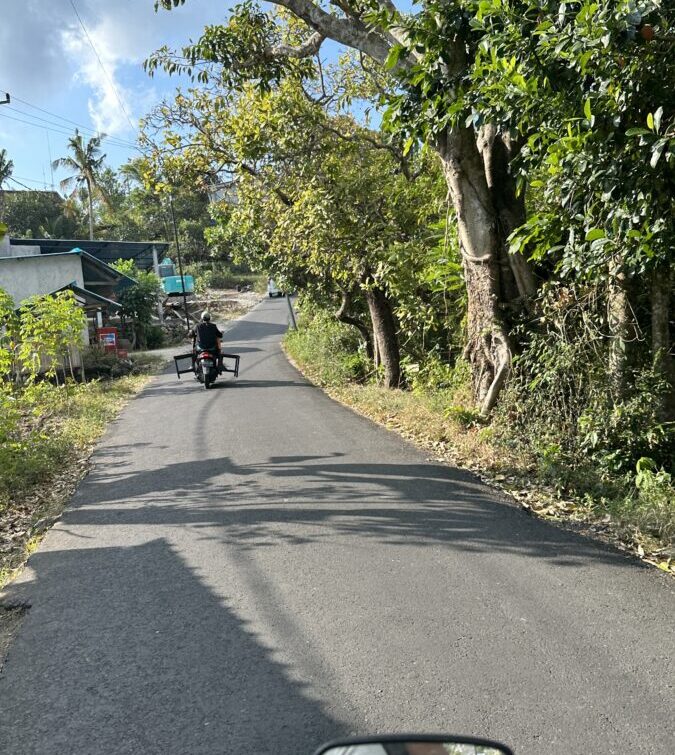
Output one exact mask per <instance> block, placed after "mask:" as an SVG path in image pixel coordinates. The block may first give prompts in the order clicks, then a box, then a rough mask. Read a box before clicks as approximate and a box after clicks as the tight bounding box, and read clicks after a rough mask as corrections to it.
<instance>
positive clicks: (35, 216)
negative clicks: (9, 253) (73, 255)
mask: <svg viewBox="0 0 675 755" xmlns="http://www.w3.org/2000/svg"><path fill="white" fill-rule="evenodd" d="M1 217H2V218H3V220H4V221H5V222H6V223H7V226H8V227H9V230H10V232H11V234H12V236H15V237H17V238H36V237H38V238H81V236H80V232H81V229H82V228H83V220H84V218H83V216H82V213H81V211H80V207H79V205H78V202H77V199H76V198H75V197H70V198H68V199H65V200H64V199H63V198H62V197H61V196H60V195H59V194H58V193H57V192H54V191H10V192H7V193H5V196H4V207H3V210H2V215H1Z"/></svg>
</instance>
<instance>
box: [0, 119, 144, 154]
mask: <svg viewBox="0 0 675 755" xmlns="http://www.w3.org/2000/svg"><path fill="white" fill-rule="evenodd" d="M22 115H26V113H22ZM0 117H1V118H9V119H10V120H12V121H18V122H19V123H25V124H26V125H27V126H33V127H34V128H41V129H44V130H45V131H53V132H54V133H55V134H61V136H72V135H73V134H72V131H65V130H63V129H65V128H67V127H66V126H63V129H61V128H60V127H56V126H58V124H53V125H52V126H51V127H50V126H43V125H42V124H40V123H34V122H33V121H26V120H24V119H23V118H16V117H15V116H13V115H7V114H6V113H4V112H0ZM28 117H29V118H32V117H34V116H30V115H29V116H28ZM85 136H86V134H85ZM111 146H112V147H118V148H120V149H136V150H137V149H138V147H137V146H135V145H131V144H129V145H127V144H124V143H119V144H117V143H112V142H111ZM139 151H140V150H139Z"/></svg>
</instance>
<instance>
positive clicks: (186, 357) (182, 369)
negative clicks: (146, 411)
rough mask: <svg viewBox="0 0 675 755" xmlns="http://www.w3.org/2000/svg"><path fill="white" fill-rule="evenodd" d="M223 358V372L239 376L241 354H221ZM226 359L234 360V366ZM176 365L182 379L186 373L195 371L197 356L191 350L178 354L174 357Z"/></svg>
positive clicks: (177, 372)
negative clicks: (228, 363)
mask: <svg viewBox="0 0 675 755" xmlns="http://www.w3.org/2000/svg"><path fill="white" fill-rule="evenodd" d="M220 356H221V357H222V359H223V370H222V371H223V372H231V373H232V374H233V375H234V376H235V377H239V359H240V357H239V354H224V353H221V355H220ZM226 359H232V360H234V367H232V368H230V367H228V366H227V365H226V364H225V360H226ZM173 361H174V364H175V365H176V375H177V376H178V379H179V380H180V376H181V375H185V373H187V372H192V373H193V374H194V372H195V356H194V354H193V353H192V352H191V351H189V352H187V353H186V354H176V356H174V358H173Z"/></svg>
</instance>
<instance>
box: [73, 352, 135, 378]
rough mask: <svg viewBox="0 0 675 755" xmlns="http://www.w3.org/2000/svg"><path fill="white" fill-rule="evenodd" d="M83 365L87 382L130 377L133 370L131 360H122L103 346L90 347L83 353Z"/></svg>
mask: <svg viewBox="0 0 675 755" xmlns="http://www.w3.org/2000/svg"><path fill="white" fill-rule="evenodd" d="M82 364H83V366H84V371H85V375H86V377H87V380H90V379H92V378H94V379H95V378H113V377H121V376H122V375H128V374H129V373H130V372H131V371H132V369H133V362H132V361H131V360H130V359H120V358H119V357H118V356H117V354H116V353H115V352H114V351H106V350H105V349H104V348H103V347H102V346H98V345H97V346H90V347H89V348H88V349H85V350H84V351H83V352H82Z"/></svg>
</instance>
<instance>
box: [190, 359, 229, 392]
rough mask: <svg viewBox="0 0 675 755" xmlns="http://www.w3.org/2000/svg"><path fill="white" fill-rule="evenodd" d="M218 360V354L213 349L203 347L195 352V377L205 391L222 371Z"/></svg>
mask: <svg viewBox="0 0 675 755" xmlns="http://www.w3.org/2000/svg"><path fill="white" fill-rule="evenodd" d="M219 362H220V355H218V354H216V353H215V352H214V351H208V350H206V349H204V350H198V351H197V352H196V353H195V378H196V379H197V380H199V382H200V383H202V384H203V386H204V388H206V390H207V391H208V389H209V388H210V387H211V386H212V385H213V383H215V382H216V378H217V377H218V375H220V374H221V372H222V368H220V366H219Z"/></svg>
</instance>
